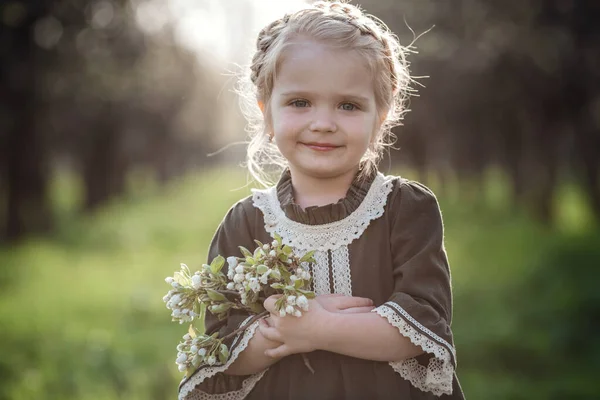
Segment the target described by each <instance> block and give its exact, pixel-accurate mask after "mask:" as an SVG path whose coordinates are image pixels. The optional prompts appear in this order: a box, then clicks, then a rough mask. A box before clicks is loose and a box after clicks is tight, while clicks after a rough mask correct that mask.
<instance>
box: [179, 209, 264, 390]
mask: <svg viewBox="0 0 600 400" xmlns="http://www.w3.org/2000/svg"><path fill="white" fill-rule="evenodd" d="M245 208H246V205H245V204H244V201H243V200H242V201H240V202H238V203H236V204H235V205H234V206H233V207H232V208H231V209H230V210H229V211H228V213H227V215H226V216H225V218H224V219H223V221H222V222H221V224H220V225H219V227H218V228H217V231H216V233H215V235H214V237H213V239H212V242H211V244H210V248H209V252H208V262H210V261H212V260H213V258H214V257H216V256H217V255H221V256H223V257H225V258H227V257H229V256H236V257H239V256H240V255H241V253H240V250H239V246H244V247H246V248H247V249H250V250H253V249H254V247H256V244H255V243H254V232H253V231H254V226H255V225H254V223H256V222H257V221H252V218H253V217H255V215H256V214H255V213H252V214H250V217H249V213H248V212H246V210H245ZM227 268H228V266H227V264H225V266H224V267H223V272H225V273H227ZM251 318H252V316H251V315H249V314H248V313H245V312H242V311H240V310H232V311H231V312H230V314H229V316H228V318H227V319H225V320H222V321H219V320H218V319H217V318H216V317H215V316H214V315H213V314H211V313H210V312H208V311H207V313H206V331H207V333H208V334H212V333H214V332H216V331H218V332H219V336H220V337H223V336H225V335H227V334H229V333H231V332H233V331H234V330H236V329H237V328H239V327H241V326H243V325H245V324H246V323H247V321H249V320H250V319H251ZM257 327H258V322H255V323H254V324H252V326H251V327H250V328H248V329H247V330H245V331H244V332H241V333H239V334H238V335H236V336H235V337H233V338H231V339H229V340H228V341H226V344H227V346H228V347H229V352H230V357H229V360H228V361H227V363H226V364H224V365H215V366H208V365H202V366H201V367H200V368H198V369H197V370H196V371H195V372H194V373H193V374H192V375H191V376H190V377H187V376H186V377H184V378H183V380H182V382H181V384H180V385H179V400H205V399H206V400H209V399H227V400H239V399H243V398H245V397H246V395H247V394H248V393H249V392H250V391H251V390H252V388H253V387H254V385H255V384H256V382H258V381H259V380H260V378H262V376H263V375H264V373H265V372H266V370H264V371H262V372H259V373H257V374H254V375H246V376H234V375H226V374H224V373H223V371H225V370H226V369H227V368H229V366H230V365H231V364H232V363H233V362H234V361H235V360H236V359H237V357H238V356H239V354H240V353H241V352H242V351H244V350H245V349H246V347H247V346H248V342H249V341H250V339H251V338H252V337H253V336H254V332H255V331H256V328H257Z"/></svg>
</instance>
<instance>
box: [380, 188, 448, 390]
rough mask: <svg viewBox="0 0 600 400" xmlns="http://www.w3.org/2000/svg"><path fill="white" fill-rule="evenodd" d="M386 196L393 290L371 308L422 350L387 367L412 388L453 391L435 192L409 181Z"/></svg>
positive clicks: (445, 265) (443, 258) (443, 256)
mask: <svg viewBox="0 0 600 400" xmlns="http://www.w3.org/2000/svg"><path fill="white" fill-rule="evenodd" d="M398 185H399V188H398V190H397V191H396V195H395V196H394V195H392V196H390V208H389V212H391V213H392V214H393V215H394V216H393V224H392V227H391V251H392V262H393V274H394V293H393V294H392V295H391V296H390V298H389V299H388V301H387V302H385V303H384V304H383V305H381V306H379V307H377V308H376V309H375V310H373V311H374V312H376V313H378V314H379V315H380V316H382V317H384V318H386V319H387V320H388V322H389V323H390V324H391V325H393V326H395V327H396V328H398V331H399V332H400V334H402V335H403V336H405V337H407V338H409V339H410V341H411V342H412V343H413V344H415V345H417V346H420V347H421V348H422V349H423V350H424V351H425V354H423V355H421V356H418V357H415V358H410V359H407V360H402V361H398V362H391V363H390V365H391V366H392V368H394V370H395V371H396V372H398V373H399V374H400V375H401V376H402V377H403V378H404V379H406V380H408V381H409V382H410V383H411V384H412V385H413V386H415V387H416V388H418V389H420V390H422V391H425V392H432V393H433V394H435V395H437V396H440V395H442V394H451V393H452V387H453V386H452V384H453V377H454V371H455V367H456V352H455V349H454V346H453V341H452V332H451V330H450V323H451V319H452V292H451V286H450V269H449V265H448V259H447V256H446V251H445V249H444V230H443V225H442V217H441V213H440V209H439V206H438V203H437V200H436V198H435V196H434V194H433V193H432V192H431V191H430V190H429V189H427V188H426V187H425V186H423V185H421V184H419V183H416V182H410V181H402V182H399V183H398Z"/></svg>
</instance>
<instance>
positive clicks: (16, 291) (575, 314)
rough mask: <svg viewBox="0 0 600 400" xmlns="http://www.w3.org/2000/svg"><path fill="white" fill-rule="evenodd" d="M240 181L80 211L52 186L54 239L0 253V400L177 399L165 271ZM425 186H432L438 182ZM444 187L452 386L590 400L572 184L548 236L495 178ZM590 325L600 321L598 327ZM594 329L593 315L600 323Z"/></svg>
mask: <svg viewBox="0 0 600 400" xmlns="http://www.w3.org/2000/svg"><path fill="white" fill-rule="evenodd" d="M245 178H246V177H245V174H244V173H243V172H241V171H232V170H230V169H224V170H213V171H211V172H207V173H205V174H203V175H195V176H189V177H186V178H182V179H180V180H178V181H176V182H172V183H170V184H169V185H168V186H167V187H165V188H158V187H156V186H154V185H152V184H144V182H145V181H144V180H142V179H141V178H137V179H134V180H133V181H132V188H134V190H133V191H132V195H131V196H130V197H128V198H127V199H126V200H122V201H117V202H114V203H113V204H111V205H109V206H107V207H105V208H104V209H102V210H100V211H99V212H97V213H96V214H94V215H93V216H86V217H79V216H77V214H76V213H75V211H73V210H74V209H75V207H74V206H75V205H76V204H77V202H78V198H79V192H78V190H77V185H76V181H75V180H74V179H72V178H70V177H69V175H68V174H63V175H61V177H60V179H58V180H56V182H55V184H54V187H53V199H54V204H55V209H56V214H57V216H58V217H59V225H58V229H57V233H56V234H55V235H53V236H52V237H51V238H43V239H35V238H33V239H30V240H28V241H27V242H25V243H22V244H20V245H18V246H13V247H10V248H6V247H5V248H3V249H0V263H1V265H2V269H1V270H0V288H1V291H0V326H1V327H2V329H1V330H0V339H1V340H0V350H1V353H0V354H1V355H2V357H0V399H11V400H12V399H14V400H29V399H37V400H45V399H61V400H75V399H77V400H92V399H94V400H114V399H128V400H134V399H140V400H141V399H144V400H150V399H156V400H166V399H173V398H175V396H176V389H177V384H178V382H179V379H180V377H181V375H180V373H179V372H178V371H177V370H176V366H175V363H174V359H175V354H176V350H175V346H176V344H177V343H178V341H179V338H180V337H181V336H182V335H183V334H184V333H185V332H184V331H185V329H184V327H182V326H180V325H177V324H175V323H172V322H171V321H170V317H169V311H168V310H167V309H166V308H165V306H164V303H163V302H162V296H163V295H164V294H165V293H166V292H167V291H168V290H169V287H168V285H167V284H166V283H164V278H165V277H166V276H168V275H172V273H173V272H174V271H175V270H178V269H179V263H180V262H185V263H187V264H188V265H189V266H190V267H191V268H194V267H197V266H199V264H201V263H202V262H204V259H205V256H206V250H207V247H208V244H209V242H210V239H211V237H212V234H213V232H214V229H215V228H216V226H217V224H218V223H219V221H220V220H221V218H222V217H223V215H224V213H225V212H226V211H227V209H228V208H229V207H230V206H231V204H233V203H234V202H235V201H236V200H237V199H239V198H241V197H243V196H245V195H246V194H247V193H249V189H248V188H242V189H239V190H235V189H236V188H240V187H242V186H243V185H244V184H245ZM432 186H433V189H434V190H435V189H436V187H435V185H432ZM478 193H479V194H478V195H477V196H473V194H472V191H467V190H465V192H463V185H458V184H455V185H454V186H453V187H452V191H446V192H445V193H441V192H438V196H439V199H440V204H441V207H442V212H443V216H444V219H445V223H446V247H447V250H448V254H449V257H450V261H451V266H452V271H453V287H454V295H455V303H454V309H455V315H454V324H453V329H454V333H455V341H456V347H457V352H458V363H459V369H458V373H459V378H460V379H461V382H462V385H463V389H464V391H465V394H466V395H467V398H470V399H554V398H555V399H562V398H569V399H588V398H593V397H595V396H597V395H598V393H597V392H595V387H594V386H596V385H595V383H596V382H595V379H596V378H595V377H596V376H597V375H598V374H599V373H600V362H599V361H598V360H599V359H600V357H599V356H600V344H598V341H597V340H596V341H594V340H593V339H594V337H595V336H597V333H596V332H597V328H598V327H597V326H595V325H594V322H592V321H594V318H600V295H599V294H598V292H599V291H598V290H597V289H596V282H597V281H598V277H599V275H600V273H599V272H598V270H599V268H598V267H600V233H599V230H598V228H597V227H596V226H597V225H596V224H594V223H593V222H590V218H589V216H588V213H587V212H586V207H585V202H584V201H583V200H582V198H581V196H580V195H579V194H578V192H577V190H576V188H571V187H568V186H565V187H564V189H561V195H560V197H559V201H557V212H558V215H559V218H558V221H559V222H558V228H556V229H548V228H544V227H542V226H539V225H538V224H536V223H535V222H533V221H532V220H530V219H529V218H528V217H527V215H526V214H524V213H523V212H519V211H518V210H512V209H511V208H510V207H509V206H508V204H509V203H508V201H507V199H508V196H507V195H506V190H505V188H504V186H503V184H502V180H501V179H499V178H497V177H496V178H494V177H491V178H490V179H489V184H488V186H487V187H486V188H485V189H484V190H482V191H479V192H478ZM597 320H598V319H596V321H597ZM596 324H597V322H596Z"/></svg>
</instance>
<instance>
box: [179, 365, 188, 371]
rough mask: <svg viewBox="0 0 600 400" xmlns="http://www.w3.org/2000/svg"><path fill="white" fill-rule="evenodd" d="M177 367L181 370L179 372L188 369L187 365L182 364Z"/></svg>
mask: <svg viewBox="0 0 600 400" xmlns="http://www.w3.org/2000/svg"><path fill="white" fill-rule="evenodd" d="M177 369H178V370H179V372H185V370H186V369H187V368H186V366H185V365H183V364H180V365H179V367H177Z"/></svg>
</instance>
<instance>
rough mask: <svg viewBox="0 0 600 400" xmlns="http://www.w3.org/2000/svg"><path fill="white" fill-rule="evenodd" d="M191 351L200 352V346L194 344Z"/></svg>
mask: <svg viewBox="0 0 600 400" xmlns="http://www.w3.org/2000/svg"><path fill="white" fill-rule="evenodd" d="M190 351H191V352H192V353H196V352H198V346H196V345H193V346H192V347H190Z"/></svg>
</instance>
